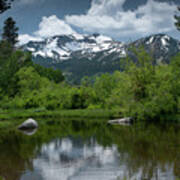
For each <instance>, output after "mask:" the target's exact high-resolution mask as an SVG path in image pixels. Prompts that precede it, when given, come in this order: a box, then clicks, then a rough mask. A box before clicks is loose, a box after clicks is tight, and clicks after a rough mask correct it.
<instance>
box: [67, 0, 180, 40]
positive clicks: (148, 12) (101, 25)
mask: <svg viewBox="0 0 180 180" xmlns="http://www.w3.org/2000/svg"><path fill="white" fill-rule="evenodd" d="M125 1H126V0H93V1H92V3H91V7H90V9H89V10H88V12H87V13H86V14H82V15H68V16H66V17H65V20H66V22H67V23H69V24H71V25H74V26H76V27H79V28H82V29H83V30H84V31H85V32H90V33H93V32H98V33H103V34H106V35H109V36H111V37H115V38H121V37H123V38H124V37H129V38H132V37H134V36H142V35H148V34H153V33H167V32H170V31H173V30H175V27H174V19H173V16H174V13H175V11H176V8H177V7H176V5H175V4H172V3H171V4H169V3H167V2H158V1H154V0H148V1H147V3H146V4H144V5H141V6H139V7H138V8H137V9H136V10H128V11H125V10H124V9H123V5H124V3H125Z"/></svg>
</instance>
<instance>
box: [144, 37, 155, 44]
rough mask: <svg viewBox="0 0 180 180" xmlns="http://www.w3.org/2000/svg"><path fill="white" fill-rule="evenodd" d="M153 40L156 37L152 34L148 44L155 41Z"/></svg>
mask: <svg viewBox="0 0 180 180" xmlns="http://www.w3.org/2000/svg"><path fill="white" fill-rule="evenodd" d="M153 41H154V37H153V36H152V37H151V38H150V39H149V41H148V42H147V43H146V44H151V43H153Z"/></svg>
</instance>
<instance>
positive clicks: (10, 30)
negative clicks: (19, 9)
mask: <svg viewBox="0 0 180 180" xmlns="http://www.w3.org/2000/svg"><path fill="white" fill-rule="evenodd" d="M18 30H19V28H18V27H16V22H15V21H14V20H13V18H12V17H9V18H8V19H6V20H5V22H4V27H3V34H2V39H3V40H5V41H7V42H9V43H10V44H11V45H12V46H14V45H15V44H16V43H17V42H18V33H17V32H18Z"/></svg>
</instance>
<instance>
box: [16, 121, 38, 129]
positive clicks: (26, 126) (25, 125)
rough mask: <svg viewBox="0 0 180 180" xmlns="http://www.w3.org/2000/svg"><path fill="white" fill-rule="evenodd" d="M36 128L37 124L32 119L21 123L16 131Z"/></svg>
mask: <svg viewBox="0 0 180 180" xmlns="http://www.w3.org/2000/svg"><path fill="white" fill-rule="evenodd" d="M36 128H38V123H37V122H36V121H35V120H34V119H31V118H30V119H28V120H26V121H25V122H23V123H22V124H21V125H20V126H19V127H18V129H20V130H27V129H36Z"/></svg>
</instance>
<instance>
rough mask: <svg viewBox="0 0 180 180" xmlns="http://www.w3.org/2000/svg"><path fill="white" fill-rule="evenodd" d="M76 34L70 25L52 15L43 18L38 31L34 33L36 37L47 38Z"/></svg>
mask: <svg viewBox="0 0 180 180" xmlns="http://www.w3.org/2000/svg"><path fill="white" fill-rule="evenodd" d="M73 33H76V32H75V31H74V30H73V29H72V28H71V26H70V25H68V24H67V23H66V22H65V21H63V20H61V19H59V18H57V16H55V15H52V16H49V17H43V18H42V21H41V23H40V24H39V30H38V31H36V32H35V33H34V35H36V36H38V37H49V36H55V35H61V34H73Z"/></svg>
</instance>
